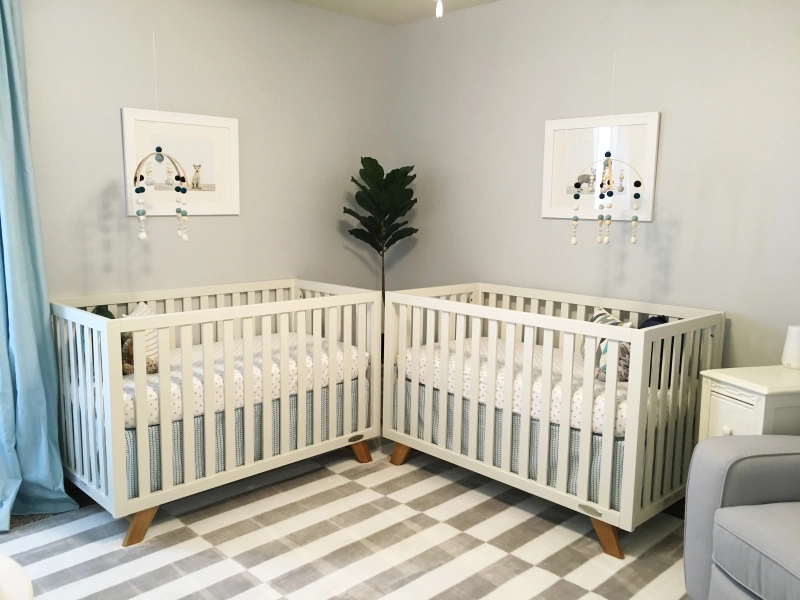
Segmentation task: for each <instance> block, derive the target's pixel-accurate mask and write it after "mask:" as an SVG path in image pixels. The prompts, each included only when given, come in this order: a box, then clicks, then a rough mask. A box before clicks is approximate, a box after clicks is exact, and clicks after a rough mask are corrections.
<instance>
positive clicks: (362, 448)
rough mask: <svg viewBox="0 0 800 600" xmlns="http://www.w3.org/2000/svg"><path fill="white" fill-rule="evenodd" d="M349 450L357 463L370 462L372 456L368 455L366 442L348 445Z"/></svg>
mask: <svg viewBox="0 0 800 600" xmlns="http://www.w3.org/2000/svg"><path fill="white" fill-rule="evenodd" d="M350 448H351V449H352V450H353V453H354V454H355V455H356V458H357V459H358V462H360V463H368V462H372V454H370V451H369V446H368V445H367V442H366V441H364V440H362V441H360V442H356V443H355V444H350Z"/></svg>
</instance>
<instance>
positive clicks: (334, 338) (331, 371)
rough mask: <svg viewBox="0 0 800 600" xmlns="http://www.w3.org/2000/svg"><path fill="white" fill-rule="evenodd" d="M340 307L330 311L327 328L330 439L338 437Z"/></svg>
mask: <svg viewBox="0 0 800 600" xmlns="http://www.w3.org/2000/svg"><path fill="white" fill-rule="evenodd" d="M338 316H339V308H338V307H334V308H331V309H330V310H329V311H328V319H327V321H326V323H325V330H326V332H327V334H328V439H329V440H332V439H333V438H335V437H336V410H337V408H336V407H337V405H338V401H337V398H336V377H337V375H336V374H337V373H338V372H339V325H338Z"/></svg>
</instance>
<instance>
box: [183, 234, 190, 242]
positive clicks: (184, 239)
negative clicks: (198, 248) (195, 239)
mask: <svg viewBox="0 0 800 600" xmlns="http://www.w3.org/2000/svg"><path fill="white" fill-rule="evenodd" d="M183 241H184V242H188V241H189V236H188V235H186V234H185V233H184V234H183Z"/></svg>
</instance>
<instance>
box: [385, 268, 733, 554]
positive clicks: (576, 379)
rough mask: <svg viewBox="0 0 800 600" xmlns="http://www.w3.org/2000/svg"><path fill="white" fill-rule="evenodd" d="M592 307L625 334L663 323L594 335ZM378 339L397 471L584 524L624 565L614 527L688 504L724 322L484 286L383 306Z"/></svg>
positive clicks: (395, 299) (389, 298)
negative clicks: (470, 486)
mask: <svg viewBox="0 0 800 600" xmlns="http://www.w3.org/2000/svg"><path fill="white" fill-rule="evenodd" d="M595 308H604V309H606V310H607V311H609V312H610V313H611V314H612V315H613V316H615V317H616V318H617V319H620V320H622V321H630V322H632V323H633V325H634V327H638V325H639V324H641V323H642V322H643V321H644V320H645V319H646V318H647V317H649V316H651V315H665V316H668V317H669V322H668V323H666V324H663V325H658V326H655V327H649V328H645V329H635V328H623V327H619V326H612V325H601V324H597V323H592V322H589V320H590V319H591V318H592V315H593V314H594V312H595ZM384 328H385V336H386V341H385V344H386V350H385V359H384V362H385V364H384V380H383V399H384V400H383V411H384V412H383V436H384V437H386V438H389V439H391V440H394V441H395V442H397V444H396V446H395V450H394V453H393V456H392V462H393V463H394V464H402V462H403V461H404V460H405V458H406V456H407V454H408V452H409V450H410V448H416V449H418V450H421V451H423V452H426V453H428V454H431V455H433V456H436V457H438V458H441V459H444V460H447V461H450V462H452V463H455V464H457V465H459V466H462V467H464V468H466V469H470V470H472V471H475V472H477V473H481V474H483V475H485V476H487V477H491V478H493V479H496V480H498V481H501V482H504V483H506V484H508V485H511V486H514V487H517V488H520V489H522V490H524V491H526V492H529V493H531V494H535V495H537V496H541V497H543V498H545V499H547V500H550V501H552V502H556V503H558V504H561V505H563V506H566V507H568V508H570V509H573V510H575V511H578V512H581V513H583V514H586V515H588V516H589V517H591V518H592V522H593V524H594V527H595V530H596V532H597V535H598V537H599V539H600V542H601V544H602V546H603V549H604V551H605V552H606V553H608V554H611V555H613V556H617V557H619V558H622V557H623V556H624V554H623V552H622V548H621V546H620V544H619V536H618V533H619V532H618V528H621V529H624V530H627V531H633V530H634V528H636V527H637V526H638V525H640V524H641V523H643V522H644V521H646V520H647V519H649V518H651V517H653V516H654V515H655V514H657V513H658V512H660V511H661V510H663V509H664V508H666V507H668V506H669V505H670V504H672V503H674V502H675V501H677V500H679V499H680V498H682V497H683V496H684V491H685V486H686V477H687V474H688V469H689V459H690V456H691V452H692V449H693V448H694V446H695V444H696V441H697V424H698V413H699V400H698V399H699V396H700V385H699V372H700V371H701V370H704V369H708V368H714V367H718V366H719V365H720V359H721V353H722V343H723V336H724V328H725V315H724V313H721V312H712V311H707V310H699V309H693V308H679V307H673V306H661V305H656V304H647V303H641V302H631V301H624V300H612V299H608V298H597V297H590V296H579V295H573V294H564V293H559V292H550V291H542V290H532V289H524V288H516V287H508V286H500V285H487V284H482V283H481V284H469V285H454V286H447V287H439V288H428V289H419V290H408V291H404V292H394V293H387V294H386V309H385V320H384ZM603 338H605V339H607V340H609V343H608V346H607V358H608V367H607V369H608V371H607V376H606V378H605V382H600V381H599V380H598V379H596V369H597V367H598V363H599V357H598V356H597V355H596V350H597V348H598V343H599V340H601V339H603ZM622 343H629V344H630V371H629V380H628V381H627V382H626V383H622V382H619V381H618V373H617V370H618V358H619V353H620V345H621V344H622ZM582 347H583V348H584V351H583V352H581V351H580V349H581V348H582ZM510 356H514V360H513V361H512V360H507V357H510ZM476 373H477V374H478V376H477V377H476V376H475V375H474V374H476ZM568 374H569V376H567V375H568ZM506 382H513V384H508V383H506ZM476 383H477V384H478V385H475V384H476ZM404 388H405V393H403V391H404ZM470 388H471V389H474V390H475V391H470ZM444 390H447V394H445V392H444ZM584 390H591V391H592V393H584ZM476 392H477V394H476ZM440 393H441V396H440ZM476 395H477V396H478V399H479V401H478V402H475V401H474V399H475V396H476ZM412 397H413V398H414V400H415V401H413V402H412V400H411V399H412ZM445 398H446V400H445ZM403 399H405V402H404V401H403ZM456 399H459V400H461V401H456ZM491 399H493V400H494V401H493V402H492V401H490V400H491ZM562 399H563V400H562ZM548 400H549V401H548ZM445 402H446V405H445V404H444V403H445ZM562 403H563V409H562ZM509 406H511V407H512V410H508V407H509ZM590 415H591V426H589V416H590ZM523 416H524V417H523ZM526 417H528V418H529V420H530V423H529V424H530V426H528V423H527V421H528V419H527V418H526ZM492 421H494V426H493V427H492V426H491V425H492ZM540 423H544V424H548V425H549V426H547V427H540V426H539V424H540ZM565 423H569V427H568V428H567V427H563V428H562V425H563V424H565ZM459 441H460V443H459ZM490 457H491V460H490ZM564 465H566V468H564Z"/></svg>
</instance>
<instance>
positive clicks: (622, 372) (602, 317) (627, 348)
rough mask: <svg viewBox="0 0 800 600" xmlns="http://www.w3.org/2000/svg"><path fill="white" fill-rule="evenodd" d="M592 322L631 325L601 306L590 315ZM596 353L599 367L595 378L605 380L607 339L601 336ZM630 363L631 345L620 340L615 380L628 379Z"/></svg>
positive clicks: (617, 325)
mask: <svg viewBox="0 0 800 600" xmlns="http://www.w3.org/2000/svg"><path fill="white" fill-rule="evenodd" d="M591 322H592V323H600V324H601V325H613V326H615V327H633V323H623V322H622V321H620V320H619V319H617V318H616V317H615V316H614V315H612V314H611V313H609V312H608V311H607V310H605V309H603V308H601V309H598V311H597V312H596V313H595V314H594V316H593V317H592V321H591ZM597 355H598V362H599V368H598V370H597V379H599V380H600V381H605V380H606V371H607V368H608V339H607V338H601V339H600V343H599V344H598V345H597ZM630 365H631V345H630V343H628V342H620V344H619V359H618V360H617V381H628V374H629V372H630Z"/></svg>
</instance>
